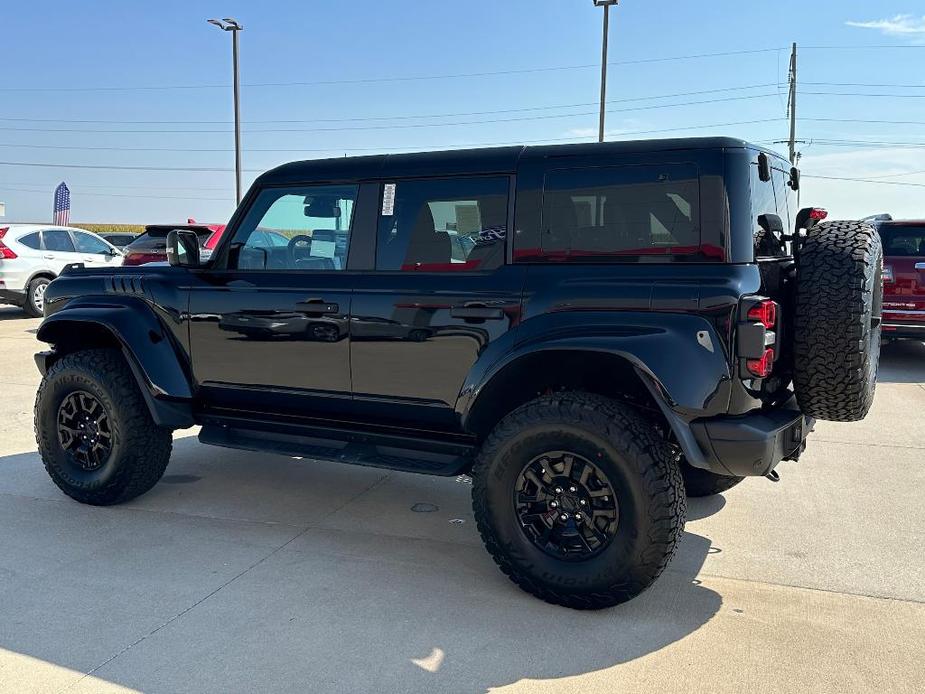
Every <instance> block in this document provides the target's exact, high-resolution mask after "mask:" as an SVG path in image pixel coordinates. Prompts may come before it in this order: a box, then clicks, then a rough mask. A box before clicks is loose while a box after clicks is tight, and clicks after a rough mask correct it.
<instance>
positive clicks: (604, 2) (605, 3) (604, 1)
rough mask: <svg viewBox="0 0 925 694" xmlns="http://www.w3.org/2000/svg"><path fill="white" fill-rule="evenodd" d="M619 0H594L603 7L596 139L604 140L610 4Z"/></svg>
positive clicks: (596, 5)
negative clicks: (599, 111) (598, 115)
mask: <svg viewBox="0 0 925 694" xmlns="http://www.w3.org/2000/svg"><path fill="white" fill-rule="evenodd" d="M619 2H620V0H594V6H595V7H603V8H604V35H603V38H602V39H601V118H600V123H599V124H598V134H597V141H598V142H603V141H604V113H605V104H606V103H607V39H608V37H609V35H610V6H611V5H616V4H618V3H619Z"/></svg>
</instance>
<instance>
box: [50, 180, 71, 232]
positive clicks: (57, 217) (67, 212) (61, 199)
mask: <svg viewBox="0 0 925 694" xmlns="http://www.w3.org/2000/svg"><path fill="white" fill-rule="evenodd" d="M70 218H71V191H70V190H68V188H67V184H66V183H65V182H64V181H61V183H60V184H59V185H58V187H57V188H55V214H54V219H53V220H52V224H57V225H58V226H62V227H66V226H67V223H68V221H70Z"/></svg>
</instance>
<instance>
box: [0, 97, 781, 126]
mask: <svg viewBox="0 0 925 694" xmlns="http://www.w3.org/2000/svg"><path fill="white" fill-rule="evenodd" d="M776 97H777V94H776V93H775V94H753V95H748V96H730V97H724V98H722V99H704V100H700V101H685V102H682V103H678V104H656V105H652V106H633V107H631V108H616V109H607V113H630V112H635V111H651V110H656V109H662V108H677V107H682V106H698V105H702V104H716V103H721V102H731V101H744V100H750V99H768V98H776ZM593 115H597V112H591V111H586V112H581V113H554V114H545V115H540V116H518V117H515V118H493V119H488V120H484V119H483V120H474V121H473V120H464V121H451V122H448V123H409V124H391V125H359V126H343V127H323V128H312V129H311V130H309V131H307V132H311V133H318V132H344V131H359V130H405V129H418V128H446V127H455V126H460V125H492V124H496V123H519V122H524V121H537V120H553V119H557V118H581V117H584V116H593ZM0 130H3V131H13V132H42V133H100V134H105V135H120V134H171V133H175V134H187V135H188V134H194V135H195V134H214V133H228V132H231V131H230V130H226V129H222V130H216V129H208V130H207V129H203V130H175V129H169V130H161V129H132V130H107V129H98V128H20V127H16V126H0ZM245 132H249V133H251V134H254V133H292V132H306V130H305V129H304V128H259V129H253V130H246V131H245Z"/></svg>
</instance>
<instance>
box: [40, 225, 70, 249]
mask: <svg viewBox="0 0 925 694" xmlns="http://www.w3.org/2000/svg"><path fill="white" fill-rule="evenodd" d="M42 237H43V240H44V242H45V250H46V251H57V252H61V253H75V252H76V250H75V248H74V242H73V241H72V240H71V235H70V233H69V232H67V231H64V230H63V229H46V230H45V231H43V232H42Z"/></svg>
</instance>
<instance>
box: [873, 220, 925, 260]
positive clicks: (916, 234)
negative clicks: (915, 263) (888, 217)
mask: <svg viewBox="0 0 925 694" xmlns="http://www.w3.org/2000/svg"><path fill="white" fill-rule="evenodd" d="M880 238H881V239H882V240H883V254H884V255H892V256H900V257H912V256H916V257H917V256H925V226H898V225H897V226H893V225H890V224H883V225H881V226H880Z"/></svg>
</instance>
